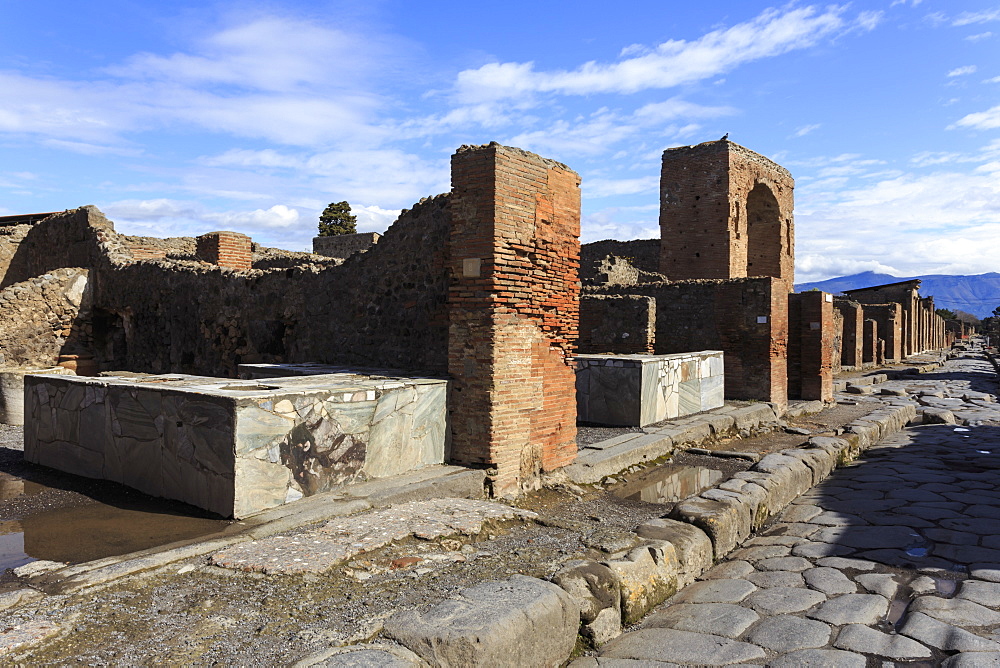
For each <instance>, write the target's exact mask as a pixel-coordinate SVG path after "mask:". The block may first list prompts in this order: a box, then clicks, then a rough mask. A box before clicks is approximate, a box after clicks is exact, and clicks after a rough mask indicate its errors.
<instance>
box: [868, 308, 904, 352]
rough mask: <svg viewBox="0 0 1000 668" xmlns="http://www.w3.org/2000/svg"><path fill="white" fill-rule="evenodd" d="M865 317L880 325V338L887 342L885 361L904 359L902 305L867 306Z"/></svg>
mask: <svg viewBox="0 0 1000 668" xmlns="http://www.w3.org/2000/svg"><path fill="white" fill-rule="evenodd" d="M864 309H865V317H866V318H871V319H872V320H874V321H875V322H876V323H878V335H879V338H880V339H882V340H883V341H884V342H885V361H886V362H890V363H892V362H900V361H902V359H903V307H902V305H901V304H896V303H892V304H865V307H864Z"/></svg>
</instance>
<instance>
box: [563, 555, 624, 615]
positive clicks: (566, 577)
mask: <svg viewBox="0 0 1000 668" xmlns="http://www.w3.org/2000/svg"><path fill="white" fill-rule="evenodd" d="M552 581H553V582H555V583H556V584H557V585H559V586H560V587H562V588H563V589H565V590H566V593H568V594H569V595H570V596H572V597H573V598H574V599H575V600H576V602H577V603H578V604H579V606H580V620H581V621H582V622H583V623H584V624H589V623H590V622H592V621H594V619H595V618H596V617H597V615H598V613H600V612H601V611H602V610H604V609H605V608H612V607H613V608H615V609H616V610H617V609H619V604H620V600H621V585H620V584H619V581H618V576H617V575H616V574H615V572H614V571H612V570H611V569H610V568H608V567H607V566H605V565H604V564H599V563H597V562H596V561H589V560H588V561H581V562H577V563H573V564H570V565H567V566H566V567H565V568H563V569H562V570H560V571H559V572H558V573H556V574H555V575H553V576H552ZM619 621H620V620H619Z"/></svg>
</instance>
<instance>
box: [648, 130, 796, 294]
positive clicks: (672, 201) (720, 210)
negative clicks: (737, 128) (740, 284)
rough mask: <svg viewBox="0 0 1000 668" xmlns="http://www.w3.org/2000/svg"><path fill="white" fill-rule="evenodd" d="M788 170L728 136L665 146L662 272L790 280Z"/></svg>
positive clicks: (791, 244) (791, 231) (675, 277)
mask: <svg viewBox="0 0 1000 668" xmlns="http://www.w3.org/2000/svg"><path fill="white" fill-rule="evenodd" d="M794 187H795V182H794V180H793V179H792V176H791V174H790V173H789V172H788V170H786V169H784V168H783V167H781V166H780V165H777V164H775V163H774V162H772V161H770V160H768V159H767V158H765V157H764V156H762V155H759V154H757V153H754V152H753V151H751V150H749V149H747V148H745V147H743V146H740V145H739V144H734V143H733V142H730V141H728V140H726V139H722V140H720V141H713V142H705V143H703V144H698V145H697V146H682V147H678V148H671V149H667V150H666V151H664V152H663V167H662V171H661V176H660V244H661V245H660V265H659V266H660V273H662V274H664V275H665V276H667V277H668V278H669V279H671V280H680V279H692V278H740V277H744V276H772V277H776V278H781V279H782V280H784V281H785V283H786V285H787V286H788V289H789V290H790V289H791V286H792V285H793V283H794V270H795V268H794V264H795V258H794V254H795V250H794V249H795V239H794V222H793V218H792V215H793V214H792V211H793V190H794Z"/></svg>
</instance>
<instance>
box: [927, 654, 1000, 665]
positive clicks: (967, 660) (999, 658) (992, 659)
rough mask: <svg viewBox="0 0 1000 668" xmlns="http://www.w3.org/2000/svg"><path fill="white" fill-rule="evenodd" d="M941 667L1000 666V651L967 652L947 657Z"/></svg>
mask: <svg viewBox="0 0 1000 668" xmlns="http://www.w3.org/2000/svg"><path fill="white" fill-rule="evenodd" d="M941 668H1000V652H965V653H963V654H956V655H955V656H952V657H949V658H947V659H945V661H944V663H942V664H941Z"/></svg>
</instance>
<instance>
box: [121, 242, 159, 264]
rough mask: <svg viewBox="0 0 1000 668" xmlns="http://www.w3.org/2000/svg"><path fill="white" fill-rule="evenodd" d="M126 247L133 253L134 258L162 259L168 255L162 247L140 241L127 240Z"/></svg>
mask: <svg viewBox="0 0 1000 668" xmlns="http://www.w3.org/2000/svg"><path fill="white" fill-rule="evenodd" d="M125 245H126V247H127V248H128V250H129V252H130V253H132V259H134V260H162V259H164V258H165V257H167V253H166V251H164V250H163V249H162V248H153V247H151V246H144V245H142V244H139V243H134V242H126V244H125Z"/></svg>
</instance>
